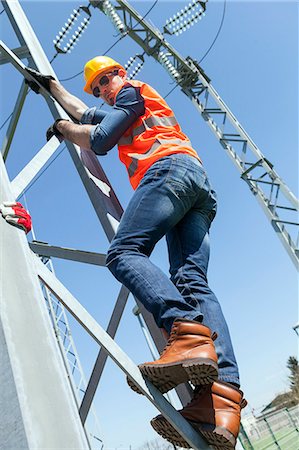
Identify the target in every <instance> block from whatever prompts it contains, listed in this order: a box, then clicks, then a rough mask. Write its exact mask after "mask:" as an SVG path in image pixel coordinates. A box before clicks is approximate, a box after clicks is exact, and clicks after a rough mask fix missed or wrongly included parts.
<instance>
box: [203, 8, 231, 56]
mask: <svg viewBox="0 0 299 450" xmlns="http://www.w3.org/2000/svg"><path fill="white" fill-rule="evenodd" d="M225 10H226V0H224V5H223V13H222V19H221V23H220V26H219V29H218V31H217V34H216V36H215V38H214V40H213V42H212V44H211V45H210V47H209V48H208V50H207V51H206V53H205V54H204V55H203V57H202V58H201V60H200V61H199V62H198V63H199V64H200V63H201V62H202V61H203V60H204V59H205V57H206V56H207V55H208V54H209V53H210V51H211V50H212V48H213V47H214V45H215V42H216V41H217V39H218V36H219V34H220V31H221V29H222V26H223V23H224V17H225Z"/></svg>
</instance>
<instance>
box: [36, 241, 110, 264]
mask: <svg viewBox="0 0 299 450" xmlns="http://www.w3.org/2000/svg"><path fill="white" fill-rule="evenodd" d="M29 247H30V248H31V250H32V251H33V252H34V253H36V254H38V255H39V256H47V257H49V258H60V259H67V260H70V261H77V262H82V263H87V264H94V265H96V266H105V262H106V255H105V254H103V253H95V252H87V251H84V250H75V249H72V248H65V247H56V246H55V245H49V244H47V243H45V242H38V241H33V242H31V243H30V244H29Z"/></svg>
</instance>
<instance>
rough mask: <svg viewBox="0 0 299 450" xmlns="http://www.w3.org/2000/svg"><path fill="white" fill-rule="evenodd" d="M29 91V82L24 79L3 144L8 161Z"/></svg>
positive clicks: (3, 154) (4, 158) (2, 151)
mask: <svg viewBox="0 0 299 450" xmlns="http://www.w3.org/2000/svg"><path fill="white" fill-rule="evenodd" d="M27 92H28V86H27V84H25V82H24V80H23V82H22V85H21V89H20V92H19V95H18V98H17V101H16V104H15V107H14V110H13V113H12V116H11V119H10V122H9V125H8V128H7V132H6V135H5V138H4V141H3V144H2V149H1V153H2V156H3V160H4V161H6V158H7V155H8V152H9V149H10V146H11V142H12V140H13V137H14V134H15V131H16V127H17V124H18V121H19V118H20V115H21V111H22V109H23V105H24V102H25V99H26V95H27Z"/></svg>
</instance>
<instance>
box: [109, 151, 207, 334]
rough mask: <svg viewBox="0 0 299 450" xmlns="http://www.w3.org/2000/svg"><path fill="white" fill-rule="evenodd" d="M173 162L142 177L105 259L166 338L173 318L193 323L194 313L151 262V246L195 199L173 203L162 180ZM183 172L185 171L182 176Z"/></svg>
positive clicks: (160, 164) (161, 163)
mask: <svg viewBox="0 0 299 450" xmlns="http://www.w3.org/2000/svg"><path fill="white" fill-rule="evenodd" d="M174 165H175V159H174V158H173V157H168V158H163V159H161V160H159V161H157V162H156V163H155V164H154V165H153V166H152V167H151V168H150V169H149V170H148V171H147V173H146V174H145V176H144V178H143V180H142V182H141V184H140V186H139V187H138V189H137V190H136V191H135V193H134V195H133V197H132V199H131V201H130V203H129V205H128V206H127V208H126V211H125V212H124V215H123V217H122V219H121V222H120V225H119V228H118V230H117V233H116V235H115V237H114V239H113V241H112V243H111V246H110V249H109V251H108V255H107V267H108V268H109V270H110V271H111V272H112V273H113V275H114V276H115V277H116V278H117V279H118V280H119V281H120V282H121V283H122V284H124V285H125V286H126V287H127V288H128V289H129V290H130V291H131V292H132V293H133V295H135V296H136V297H137V298H138V299H139V300H140V301H141V302H142V303H143V304H144V306H145V307H146V309H147V310H148V311H150V312H151V313H152V314H153V316H154V318H155V321H156V323H157V325H158V326H159V327H160V328H165V329H166V331H167V332H168V333H170V330H171V327H172V324H173V321H174V320H175V319H176V318H177V317H181V318H182V317H188V319H195V318H196V317H198V316H199V315H200V311H198V308H197V307H195V306H193V305H191V304H188V303H187V302H186V301H185V300H184V298H183V296H182V295H181V293H180V292H179V291H178V289H177V288H176V287H175V286H174V284H173V283H171V281H170V280H169V278H168V276H167V275H166V274H165V273H164V272H163V271H162V270H161V269H159V268H158V267H157V266H155V265H154V264H153V263H152V262H151V261H150V259H149V256H150V254H151V253H152V250H153V248H154V246H155V244H156V243H157V242H158V241H159V240H160V239H161V238H162V237H163V236H164V235H165V234H166V233H167V232H168V231H169V230H170V229H171V228H172V227H174V226H175V225H176V224H177V223H178V222H179V221H180V220H181V219H182V217H184V215H185V214H186V212H187V211H188V210H189V208H190V207H191V206H192V202H194V201H195V194H194V193H193V195H192V192H191V193H190V194H191V195H190V197H187V196H186V197H184V199H183V201H182V199H180V198H178V197H176V196H175V195H174V194H173V192H172V189H171V186H170V184H168V183H167V182H166V180H168V179H170V178H171V177H172V172H174ZM185 171H186V170H185Z"/></svg>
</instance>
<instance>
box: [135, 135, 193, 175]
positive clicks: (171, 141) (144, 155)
mask: <svg viewBox="0 0 299 450" xmlns="http://www.w3.org/2000/svg"><path fill="white" fill-rule="evenodd" d="M138 128H139V127H138ZM162 144H178V145H184V146H186V147H190V148H192V145H191V142H190V141H183V140H182V139H156V140H155V142H154V143H153V145H152V146H151V148H149V149H148V150H147V151H146V152H145V153H128V156H130V158H132V162H131V164H130V165H129V167H128V173H129V176H130V177H132V176H133V175H134V174H135V172H136V169H137V165H138V160H141V159H146V158H148V156H149V155H150V154H151V153H154V151H155V150H156V149H157V148H158V147H160V145H162Z"/></svg>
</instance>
